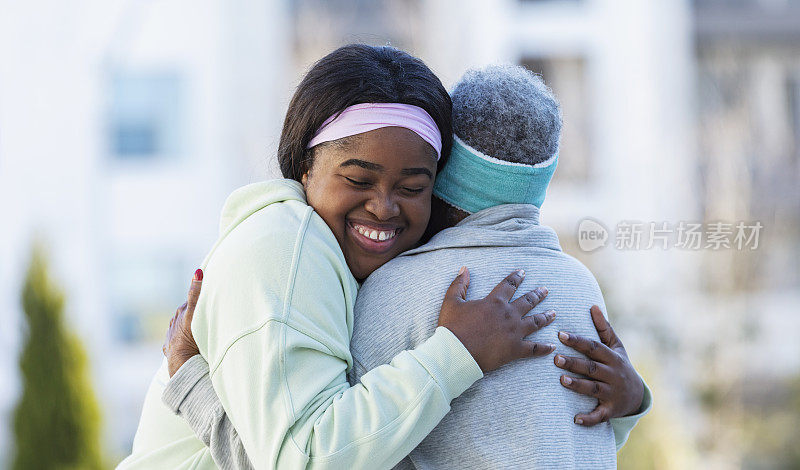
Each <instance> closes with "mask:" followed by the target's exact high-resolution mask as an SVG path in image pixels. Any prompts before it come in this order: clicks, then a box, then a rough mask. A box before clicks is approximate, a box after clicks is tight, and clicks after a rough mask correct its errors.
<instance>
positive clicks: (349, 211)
mask: <svg viewBox="0 0 800 470" xmlns="http://www.w3.org/2000/svg"><path fill="white" fill-rule="evenodd" d="M346 142H347V143H346V144H338V145H337V144H336V143H333V144H328V145H325V144H323V145H321V146H320V147H318V148H316V149H315V153H314V161H313V163H312V165H311V168H310V170H309V171H308V172H306V173H305V174H304V175H303V178H302V183H303V186H304V187H305V190H306V198H307V200H308V204H309V205H310V206H311V207H313V208H314V210H315V211H316V212H317V214H319V215H320V217H322V219H323V220H324V221H325V223H326V224H328V227H330V229H331V231H333V234H334V236H336V240H337V241H338V242H339V246H341V247H342V252H343V253H344V257H345V260H346V261H347V265H348V267H349V268H350V271H351V272H352V273H353V276H355V278H356V279H359V280H363V279H365V278H366V277H367V276H369V275H370V273H372V271H374V270H376V269H378V268H379V267H380V266H381V265H383V264H384V263H386V262H387V261H389V260H390V259H392V258H394V257H395V256H397V255H399V254H400V253H402V252H403V251H406V250H408V249H410V248H412V247H413V246H414V245H415V244H416V243H417V242H418V241H419V239H420V238H421V237H422V234H423V233H424V232H425V228H426V226H427V225H428V219H429V218H430V212H431V192H432V190H433V180H434V178H435V176H436V164H437V161H436V152H435V150H434V149H433V147H432V146H431V145H430V144H428V143H427V142H425V141H424V140H423V139H422V138H421V137H420V136H418V135H417V134H416V133H414V132H413V131H411V130H408V129H405V128H402V127H383V128H380V129H376V130H373V131H370V132H365V133H363V134H358V135H356V136H353V137H350V138H348V139H347V141H346Z"/></svg>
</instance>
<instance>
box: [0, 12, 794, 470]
mask: <svg viewBox="0 0 800 470" xmlns="http://www.w3.org/2000/svg"><path fill="white" fill-rule="evenodd" d="M349 42H366V43H369V44H375V45H383V44H387V43H388V44H391V45H393V46H396V47H399V48H402V49H405V50H407V51H409V52H411V53H412V54H414V55H417V56H418V57H420V58H422V59H423V60H424V61H425V62H426V63H427V64H428V65H429V66H430V67H431V68H432V69H433V70H434V72H436V73H437V74H438V75H439V76H440V78H441V79H442V81H443V82H444V83H445V85H446V86H447V87H448V88H449V87H451V86H452V85H453V84H454V83H455V81H456V80H457V79H458V78H459V76H460V75H461V74H462V73H463V72H464V71H465V70H466V69H467V68H469V67H472V66H480V65H484V64H488V63H493V62H514V63H519V64H523V65H524V66H526V67H528V68H530V69H532V70H534V71H536V72H538V73H541V74H542V75H543V77H544V79H545V81H546V82H547V83H548V84H549V85H550V86H551V87H552V88H553V90H554V91H555V93H556V94H557V96H558V97H559V99H560V100H561V102H562V106H563V113H564V122H565V126H564V133H563V138H562V146H561V153H560V160H559V169H558V171H557V172H556V176H555V180H554V182H553V184H552V187H551V190H550V192H549V194H548V200H547V203H546V204H545V206H544V208H543V216H542V218H543V223H545V224H548V225H551V226H553V227H554V228H556V230H557V231H558V233H559V236H560V238H561V242H562V246H563V247H564V250H565V251H566V252H568V253H570V254H572V255H573V256H575V257H577V258H579V259H580V260H581V261H583V262H584V263H585V264H586V265H587V266H589V268H590V269H591V270H592V271H593V272H594V273H595V274H596V276H597V278H598V280H599V282H600V285H601V287H602V288H603V291H604V293H605V295H606V303H607V305H608V309H609V314H610V317H611V320H612V323H613V324H614V325H615V328H616V330H617V332H618V334H619V335H620V337H621V338H622V340H623V341H624V342H625V345H626V347H627V349H628V352H629V355H630V356H631V357H632V359H633V361H634V364H635V365H636V366H637V368H638V369H639V370H640V371H641V373H642V375H643V376H644V378H645V379H646V381H647V382H648V383H649V384H650V386H651V388H652V389H653V391H654V397H655V407H654V409H653V411H652V412H651V413H650V414H649V415H648V416H647V417H646V418H645V419H643V420H642V421H641V422H640V424H639V426H638V427H637V428H636V430H635V431H634V432H633V434H632V436H631V438H630V440H629V442H628V444H627V445H626V447H625V448H624V449H623V450H622V451H621V452H620V454H619V459H620V467H621V468H630V469H633V468H636V469H640V468H641V469H646V468H652V469H687V468H706V469H728V468H800V448H798V445H797V444H798V443H800V339H798V333H800V314H799V313H798V312H800V269H798V266H800V2H798V1H796V0H694V1H690V0H668V1H664V0H560V1H559V0H551V1H544V0H540V1H536V0H494V1H480V0H328V1H323V0H282V1H278V0H273V1H269V0H260V1H257V0H224V1H223V0H191V1H190V0H136V1H129V0H75V1H72V2H62V1H56V0H29V1H26V2H15V1H13V0H0V208H2V212H1V213H2V219H0V220H2V230H0V468H11V467H12V465H13V462H14V456H15V455H16V454H20V455H21V454H22V453H24V452H23V450H24V449H29V448H31V447H32V448H34V449H38V452H44V453H47V452H49V448H50V447H51V446H50V445H48V442H50V441H49V440H48V439H46V438H45V434H44V431H37V430H35V429H34V430H30V429H27V428H26V426H25V424H24V423H28V422H33V421H35V420H33V421H31V420H29V419H27V418H25V416H28V415H29V414H30V413H33V414H34V415H35V414H36V413H37V412H39V414H42V413H41V408H42V405H41V402H37V401H36V400H33V401H31V400H30V399H29V398H28V399H26V398H25V397H26V396H27V397H30V396H48V397H55V398H50V399H49V400H51V401H53V400H55V401H58V402H59V403H62V401H63V404H65V405H64V406H67V407H68V408H69V410H71V411H70V413H73V411H72V410H84V411H82V412H81V413H83V414H80V413H78V412H77V411H76V412H74V414H75V416H74V417H73V418H74V421H75V422H77V423H78V424H77V427H75V426H76V425H75V424H74V423H73V424H71V425H70V424H65V426H66V428H67V429H68V431H64V430H62V429H60V428H58V427H57V426H56V424H57V420H55V418H53V423H54V424H53V426H52V427H53V429H51V432H53V433H56V434H55V435H56V436H66V435H78V434H80V435H82V436H84V440H85V441H86V445H87V446H89V447H91V448H93V449H95V450H93V451H92V452H91V453H96V454H97V455H99V456H100V457H97V458H98V459H100V461H101V462H102V464H101V466H105V467H109V466H114V465H115V464H116V463H117V462H119V461H120V460H121V459H122V458H123V457H124V456H125V455H127V453H129V452H130V449H131V444H132V440H133V435H134V433H135V431H136V426H137V423H138V419H139V414H140V411H141V406H142V403H143V399H144V394H145V390H146V389H147V387H148V385H149V381H150V379H151V377H152V375H153V373H154V371H155V370H156V369H157V367H158V365H159V364H160V362H161V359H162V355H161V348H160V346H161V342H162V340H163V336H164V333H165V331H166V327H167V325H168V322H169V318H170V317H171V315H172V314H173V313H174V310H175V308H176V307H177V306H178V305H180V304H181V303H182V302H183V301H184V299H185V293H186V290H187V287H188V283H189V280H190V277H191V275H192V273H193V271H194V269H195V268H196V267H197V266H198V265H199V264H200V262H201V261H202V259H203V257H204V256H205V253H206V251H207V250H208V249H209V247H210V246H211V245H212V243H213V242H214V240H215V238H216V233H217V223H218V214H219V210H220V208H221V207H222V204H223V202H224V199H225V197H226V196H227V194H228V193H229V192H230V191H232V190H233V189H234V188H236V187H238V186H241V185H244V184H247V183H251V182H255V181H259V180H263V179H266V178H271V177H275V176H278V172H277V170H276V168H277V167H276V164H275V160H274V152H275V148H276V146H277V142H278V136H279V132H280V126H281V123H282V120H283V114H284V112H285V109H286V106H287V104H288V100H289V97H290V96H291V93H292V91H293V89H294V87H295V86H296V84H297V83H298V81H299V79H300V77H301V76H302V75H303V73H304V71H305V70H307V69H308V67H309V66H310V65H311V64H312V63H313V62H314V61H315V60H317V59H319V58H320V57H322V56H323V55H324V54H326V53H327V52H330V51H331V50H333V49H334V48H336V47H337V46H340V45H343V44H346V43H349ZM586 218H591V220H593V221H595V223H597V225H598V226H599V227H602V228H604V229H605V230H606V232H607V236H608V241H607V243H606V244H605V246H600V247H599V248H597V249H594V250H592V251H589V250H588V249H585V247H584V246H583V245H581V244H580V241H581V240H580V236H579V234H580V233H581V231H580V230H579V224H580V222H581V221H582V220H584V219H586ZM740 222H744V223H745V224H746V226H748V227H754V226H756V223H758V224H760V226H761V229H760V231H757V232H758V233H756V235H757V244H756V243H753V242H754V241H756V240H753V239H752V238H751V239H750V243H749V244H747V243H746V244H745V245H744V246H742V247H739V246H737V244H736V240H735V236H736V234H737V230H736V224H738V223H740ZM682 223H683V224H701V227H702V230H703V233H702V238H701V240H700V243H699V246H694V247H692V246H687V245H685V244H684V245H681V243H680V242H681V239H680V237H681V233H680V230H679V229H678V227H679V226H681V224H682ZM636 224H641V228H642V233H641V237H642V239H641V246H639V247H636V246H634V245H632V244H630V243H627V242H626V243H619V240H620V235H623V234H624V233H623V232H624V230H623V229H625V230H627V229H626V228H625V227H637V225H636ZM664 224H666V225H664ZM713 224H722V225H721V226H714V230H711V229H710V228H709V227H711V226H712V225H713ZM726 224H730V227H728V226H727V225H726ZM654 226H655V227H656V233H654V232H653V231H652V227H654ZM665 227H666V228H667V230H666V231H665V230H663V229H664V228H665ZM725 228H727V229H730V232H725V230H722V229H725ZM717 229H720V230H722V231H723V232H725V236H726V237H727V239H728V240H729V244H728V245H729V246H727V247H726V246H724V245H723V246H720V245H719V244H718V243H712V242H713V238H714V237H715V236H716V237H718V235H714V234H712V233H711V232H712V231H713V232H714V233H719V232H720V230H717ZM659 230H661V231H659ZM752 233H753V231H752V230H751V231H750V235H752ZM684 235H685V234H684ZM653 238H655V239H656V240H658V242H657V243H655V244H654V245H653V244H652V243H650V242H648V239H653ZM662 241H663V243H662ZM648 245H653V246H650V247H648ZM581 248H584V249H581ZM23 290H24V291H25V292H26V294H25V296H24V298H25V299H26V300H25V302H24V305H25V308H23ZM62 336H64V337H68V338H70V339H69V341H66V342H64V344H65V345H66V346H63V347H60V346H59V347H57V348H54V347H50V346H49V345H52V344H62V343H61V342H59V341H62V340H59V339H58V338H60V337H62ZM60 356H64V357H65V358H66V359H59V357H60ZM76 358H77V359H76ZM59 361H60V362H59ZM43 371H45V372H43ZM37 374H38V375H37ZM59 374H61V376H64V377H66V378H67V379H68V380H66V381H65V380H61V381H59V380H55V379H54V377H56V376H59ZM61 382H65V383H61ZM79 382H80V383H79ZM37 387H38V388H37ZM48 387H50V388H52V390H51V389H50V388H48ZM58 387H63V390H62V389H60V388H58ZM31 403H33V405H31ZM37 403H39V404H37ZM54 413H55V412H54ZM15 416H17V418H15ZM39 419H41V416H40V417H39ZM44 419H45V420H48V419H50V415H47V414H45V418H44ZM62 421H64V422H65V423H66V422H69V420H68V419H67V420H62ZM15 423H17V424H16V425H15ZM69 426H73V428H69ZM28 427H30V426H28ZM26 429H27V430H26ZM15 430H16V431H15ZM56 438H59V437H56ZM32 440H33V441H35V442H31V441H32ZM67 447H73V444H69V445H67ZM15 449H17V450H18V451H15ZM87 455H88V454H87ZM91 465H92V464H86V465H85V467H86V468H88V467H90V466H91ZM15 467H17V468H25V464H24V459H21V457H20V458H18V459H17V464H16V465H15Z"/></svg>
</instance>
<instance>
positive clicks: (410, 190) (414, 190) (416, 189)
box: [403, 188, 425, 194]
mask: <svg viewBox="0 0 800 470" xmlns="http://www.w3.org/2000/svg"><path fill="white" fill-rule="evenodd" d="M403 189H404V190H405V191H408V192H410V193H413V194H419V193H421V192H422V191H423V190H424V189H425V188H403Z"/></svg>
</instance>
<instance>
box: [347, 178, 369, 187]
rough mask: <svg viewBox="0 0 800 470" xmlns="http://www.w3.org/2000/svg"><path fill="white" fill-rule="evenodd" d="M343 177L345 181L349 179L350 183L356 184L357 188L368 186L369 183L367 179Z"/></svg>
mask: <svg viewBox="0 0 800 470" xmlns="http://www.w3.org/2000/svg"><path fill="white" fill-rule="evenodd" d="M344 179H346V180H347V181H349V182H350V184H352V185H355V186H358V187H359V188H364V187H367V186H369V185H370V184H371V183H369V182H368V181H358V180H354V179H352V178H348V177H346V176H345V177H344Z"/></svg>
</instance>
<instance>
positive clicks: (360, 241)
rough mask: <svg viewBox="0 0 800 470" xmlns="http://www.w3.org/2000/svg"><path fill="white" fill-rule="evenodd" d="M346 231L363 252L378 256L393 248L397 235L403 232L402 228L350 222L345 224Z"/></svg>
mask: <svg viewBox="0 0 800 470" xmlns="http://www.w3.org/2000/svg"><path fill="white" fill-rule="evenodd" d="M347 231H348V233H349V234H350V236H351V238H353V240H354V241H355V243H356V244H357V245H358V246H359V247H361V248H362V249H363V250H365V251H368V252H370V253H375V254H380V253H385V252H387V251H389V250H390V249H391V248H392V247H393V246H394V244H395V243H396V242H397V235H398V234H399V233H400V232H402V231H403V228H402V227H398V226H386V225H375V224H369V223H363V222H355V221H350V222H348V223H347Z"/></svg>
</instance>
